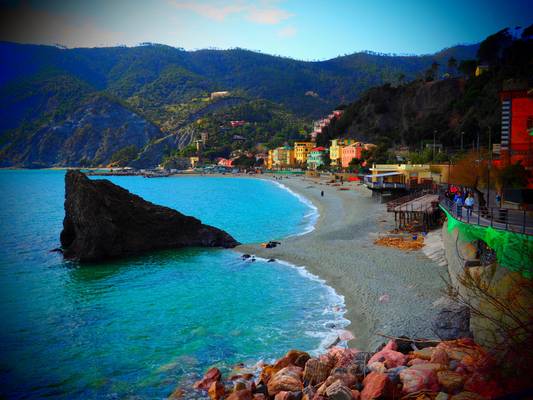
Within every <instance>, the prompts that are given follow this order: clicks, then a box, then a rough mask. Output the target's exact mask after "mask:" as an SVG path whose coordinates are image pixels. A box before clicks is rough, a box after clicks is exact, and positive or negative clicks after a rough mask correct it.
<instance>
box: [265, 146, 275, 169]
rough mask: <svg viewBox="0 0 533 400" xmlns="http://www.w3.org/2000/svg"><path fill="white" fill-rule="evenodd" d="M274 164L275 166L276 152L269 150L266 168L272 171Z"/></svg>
mask: <svg viewBox="0 0 533 400" xmlns="http://www.w3.org/2000/svg"><path fill="white" fill-rule="evenodd" d="M273 164H274V150H269V151H268V156H267V159H266V168H267V169H272V166H273Z"/></svg>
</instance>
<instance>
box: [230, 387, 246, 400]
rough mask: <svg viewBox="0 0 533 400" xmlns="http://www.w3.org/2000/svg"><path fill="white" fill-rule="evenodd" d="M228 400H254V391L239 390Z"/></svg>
mask: <svg viewBox="0 0 533 400" xmlns="http://www.w3.org/2000/svg"><path fill="white" fill-rule="evenodd" d="M227 400H252V391H251V390H249V389H243V390H238V391H236V392H233V393H231V394H230V395H229V396H228V397H227Z"/></svg>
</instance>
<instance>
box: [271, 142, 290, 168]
mask: <svg viewBox="0 0 533 400" xmlns="http://www.w3.org/2000/svg"><path fill="white" fill-rule="evenodd" d="M294 166H295V162H294V149H293V148H292V147H290V146H283V147H277V148H275V149H274V150H272V168H292V167H294Z"/></svg>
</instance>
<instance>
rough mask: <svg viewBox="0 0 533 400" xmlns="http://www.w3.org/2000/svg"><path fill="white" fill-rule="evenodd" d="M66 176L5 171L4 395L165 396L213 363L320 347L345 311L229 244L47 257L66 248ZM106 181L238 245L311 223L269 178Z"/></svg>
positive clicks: (286, 271) (301, 276) (1, 248)
mask: <svg viewBox="0 0 533 400" xmlns="http://www.w3.org/2000/svg"><path fill="white" fill-rule="evenodd" d="M63 179H64V171H0V228H1V234H0V307H1V308H0V321H1V322H0V326H1V328H0V336H1V337H0V397H7V398H15V399H16V398H42V397H50V398H64V399H75V398H77V399H82V398H166V397H167V396H168V395H169V394H170V393H171V392H172V391H173V390H174V389H175V388H176V386H177V385H178V384H180V382H181V383H182V384H184V385H185V384H186V383H187V382H190V381H191V380H192V379H195V378H196V377H197V376H198V375H200V374H202V373H203V372H204V371H205V370H206V368H208V367H210V366H213V365H216V366H220V367H222V368H230V367H231V366H232V365H233V364H235V363H238V362H244V363H249V364H252V363H255V362H257V361H258V360H260V359H264V360H271V359H272V358H274V357H279V356H281V355H282V354H283V353H284V352H286V351H287V350H288V349H290V348H299V349H305V350H309V351H313V350H316V349H318V348H319V347H320V344H321V342H322V341H323V340H324V338H325V337H326V336H327V335H331V330H330V329H328V328H327V327H326V326H329V325H330V324H328V322H331V321H335V322H336V324H337V325H338V321H339V320H341V319H342V299H341V298H339V297H338V296H336V295H335V293H334V292H333V290H332V289H331V288H329V287H327V286H325V285H324V284H323V283H322V282H320V281H319V280H318V279H314V278H313V277H312V276H309V275H308V274H306V273H305V270H303V269H299V268H295V267H291V266H289V265H284V264H283V263H277V262H276V263H267V262H265V261H261V260H258V261H256V262H253V263H252V262H245V261H242V260H241V258H240V254H239V253H237V252H235V251H232V250H218V249H186V250H176V251H164V252H157V253H152V254H150V255H146V256H142V257H136V258H130V259H126V260H121V261H114V262H109V263H105V264H99V265H91V266H79V265H77V264H75V263H71V262H65V261H63V259H62V257H61V255H59V254H58V253H51V252H49V250H51V249H53V248H56V247H58V246H59V233H60V231H61V228H62V220H63V216H64V211H63V201H64V181H63ZM111 180H112V181H113V182H115V183H117V184H119V185H121V186H123V187H125V188H127V189H128V190H130V191H131V192H133V193H136V194H138V195H140V196H142V197H144V198H145V199H147V200H150V201H152V202H155V203H157V204H162V205H166V206H169V207H172V208H175V209H177V210H179V211H181V212H183V213H185V214H188V215H193V216H195V217H197V218H199V219H201V220H202V222H204V223H208V224H212V225H215V226H217V227H219V228H222V229H225V230H227V231H228V232H229V233H231V234H232V235H233V236H234V237H235V238H236V239H237V240H239V241H241V242H243V243H249V242H258V241H267V240H271V239H282V238H284V237H286V236H289V235H293V234H298V233H302V232H304V231H305V230H306V229H308V228H309V225H310V224H312V218H313V215H312V214H313V210H312V209H311V208H310V207H309V205H307V204H305V203H304V202H302V201H301V200H300V199H298V198H297V197H296V196H294V195H293V194H291V193H290V192H288V191H287V190H284V189H282V188H280V187H279V186H277V185H275V184H273V183H272V182H266V181H260V180H255V179H226V178H202V177H184V178H160V179H157V178H156V179H144V178H140V177H113V178H111ZM339 305H340V306H341V307H340V309H339Z"/></svg>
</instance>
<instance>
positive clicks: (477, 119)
mask: <svg viewBox="0 0 533 400" xmlns="http://www.w3.org/2000/svg"><path fill="white" fill-rule="evenodd" d="M531 31H532V29H529V30H527V29H526V30H525V31H524V34H523V35H522V37H521V38H513V37H512V36H511V34H510V33H509V32H508V30H502V31H500V32H498V33H496V34H494V35H491V36H489V37H488V38H487V39H486V40H485V41H483V42H482V43H481V45H480V48H479V51H478V53H477V59H476V60H472V61H468V62H465V63H462V69H463V70H464V71H463V72H464V73H463V74H461V76H460V77H459V76H458V77H453V76H446V77H444V78H442V70H441V71H440V73H439V72H438V70H437V73H436V74H435V76H433V75H432V74H430V73H429V72H431V71H428V75H427V76H425V77H424V79H417V80H415V81H413V82H409V83H406V84H402V85H398V86H391V85H388V84H386V85H382V86H379V87H375V88H372V89H369V90H368V91H367V92H365V93H364V94H362V95H361V96H360V98H359V99H358V100H357V101H355V102H353V103H350V104H348V105H347V106H346V108H345V111H344V114H343V115H342V117H341V118H340V119H338V120H336V121H334V122H333V124H331V125H330V127H329V128H327V129H326V130H325V131H324V134H323V135H322V136H321V137H320V142H321V143H324V144H325V143H327V142H328V141H329V140H330V139H331V138H335V137H353V138H357V139H360V140H365V141H370V142H373V143H381V144H383V147H390V146H393V145H407V146H410V147H411V149H416V148H419V146H420V145H421V144H422V143H423V142H432V141H433V137H434V136H435V140H436V141H437V143H440V144H442V145H443V146H444V147H446V148H448V149H450V150H455V151H457V150H460V149H459V147H460V143H461V136H462V141H463V148H467V147H472V146H473V144H474V145H477V140H478V135H479V141H480V144H481V146H487V145H488V143H489V134H490V135H491V139H490V141H491V142H492V143H498V142H499V138H500V126H501V120H500V118H501V113H500V108H501V106H500V101H499V95H498V93H499V91H500V90H501V89H502V87H503V86H504V85H509V84H511V85H513V84H514V85H521V87H524V85H525V86H526V87H527V86H528V84H529V87H531V85H532V84H533V82H532V79H533V75H532V73H531V72H532V71H533V40H532V35H531V33H532V32H531ZM476 65H484V66H486V67H487V68H486V70H485V72H484V73H482V74H481V75H479V76H474V71H475V68H476ZM445 67H448V66H447V65H445ZM441 68H442V66H441ZM437 76H438V77H440V78H439V79H436V78H437Z"/></svg>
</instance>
